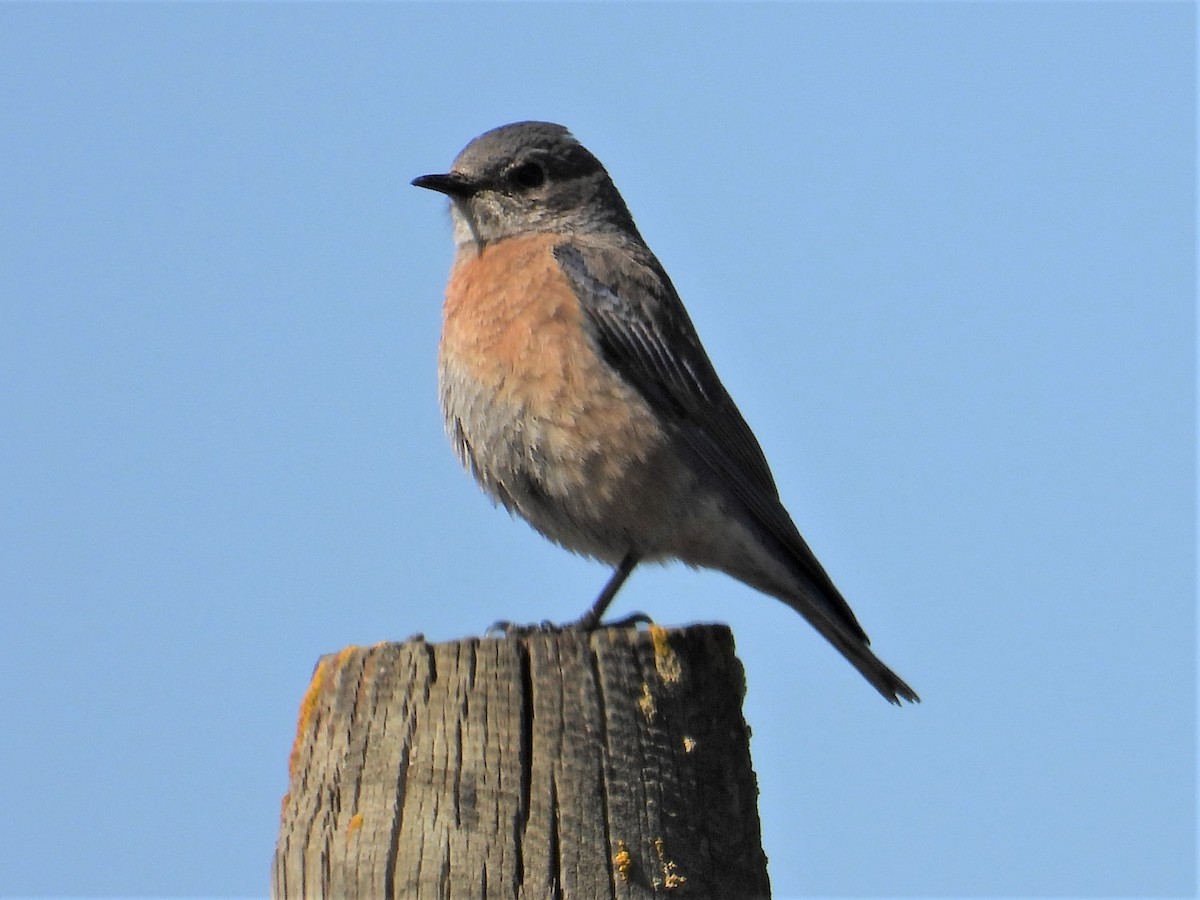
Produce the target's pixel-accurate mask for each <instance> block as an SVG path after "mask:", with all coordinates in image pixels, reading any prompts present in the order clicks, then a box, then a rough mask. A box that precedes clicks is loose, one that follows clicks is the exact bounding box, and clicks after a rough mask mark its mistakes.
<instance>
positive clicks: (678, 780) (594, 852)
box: [272, 625, 770, 900]
mask: <svg viewBox="0 0 1200 900" xmlns="http://www.w3.org/2000/svg"><path fill="white" fill-rule="evenodd" d="M744 692H745V679H744V675H743V672H742V667H741V664H740V663H739V662H738V660H737V658H736V657H735V656H734V651H733V636H732V634H731V633H730V631H729V629H728V628H727V627H726V626H723V625H694V626H690V627H688V628H683V629H678V630H665V629H661V628H658V627H655V626H651V628H650V629H649V630H639V629H636V628H633V627H614V628H602V629H600V630H598V631H595V632H593V633H591V634H590V635H588V634H581V633H578V632H572V631H564V632H559V633H534V634H531V635H527V636H510V637H503V638H495V639H492V638H484V639H468V640H463V641H456V642H451V643H445V644H429V643H426V642H425V641H424V640H422V639H420V638H414V639H410V640H408V641H405V642H404V643H401V644H379V645H376V646H374V647H350V648H347V649H346V650H343V651H342V652H340V653H337V654H333V655H329V656H326V657H324V658H322V659H321V661H320V663H319V664H318V666H317V669H316V672H315V674H314V676H313V680H312V684H311V685H310V687H309V690H308V692H307V694H306V695H305V697H304V700H303V702H302V704H301V708H300V721H299V724H298V726H297V734H296V744H295V747H294V748H293V750H292V756H291V762H290V777H291V782H290V787H289V789H288V793H287V796H285V797H284V801H283V814H282V820H281V822H280V828H279V840H278V844H277V846H276V850H275V866H274V872H273V878H272V895H273V897H275V898H278V900H293V898H294V900H301V898H303V900H308V898H314V897H327V898H339V900H340V898H356V897H359V898H370V900H382V898H415V900H426V898H439V900H441V898H464V900H467V898H470V900H480V898H485V900H490V898H499V897H503V898H528V900H547V898H576V900H592V898H635V897H646V896H648V895H650V894H654V893H666V894H668V895H669V896H678V897H712V898H736V900H749V898H755V897H767V896H769V893H770V888H769V885H768V881H767V871H766V857H765V856H764V855H763V852H762V846H761V839H760V835H759V822H758V811H757V806H756V804H757V794H758V791H757V787H756V784H755V780H754V772H753V770H752V769H751V766H750V745H749V730H748V728H747V727H746V724H745V722H744V720H743V719H742V714H741V702H742V697H743V694H744Z"/></svg>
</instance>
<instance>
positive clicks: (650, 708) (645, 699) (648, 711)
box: [638, 681, 658, 722]
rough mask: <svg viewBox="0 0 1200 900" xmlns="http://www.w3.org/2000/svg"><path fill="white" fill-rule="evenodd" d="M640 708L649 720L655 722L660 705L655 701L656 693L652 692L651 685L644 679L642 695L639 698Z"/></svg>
mask: <svg viewBox="0 0 1200 900" xmlns="http://www.w3.org/2000/svg"><path fill="white" fill-rule="evenodd" d="M638 708H639V709H640V710H641V711H642V715H643V716H645V717H646V721H647V722H653V721H654V717H655V715H657V714H658V706H657V705H656V704H655V702H654V695H653V694H651V693H650V685H648V684H646V682H644V681H643V682H642V696H641V697H639V698H638Z"/></svg>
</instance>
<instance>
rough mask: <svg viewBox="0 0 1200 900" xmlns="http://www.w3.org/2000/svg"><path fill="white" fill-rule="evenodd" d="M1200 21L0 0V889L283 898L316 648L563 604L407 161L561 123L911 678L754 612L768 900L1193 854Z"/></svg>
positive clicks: (1168, 13) (648, 598)
mask: <svg viewBox="0 0 1200 900" xmlns="http://www.w3.org/2000/svg"><path fill="white" fill-rule="evenodd" d="M1195 39H1196V30H1195V8H1194V7H1193V6H1192V5H1191V4H1185V3H1137V4H1134V3H1129V4H1122V3H1101V4H1091V3H1071V4H1066V3H1060V4H1002V3H996V4H937V3H922V4H904V3H900V4H888V5H877V4H866V3H863V4H798V5H704V6H696V5H660V6H591V5H571V6H554V5H534V6H525V5H522V6H483V5H437V6H434V5H428V6H421V5H387V4H365V5H354V6H334V5H283V4H258V5H228V4H221V5H211V6H210V5H176V4H172V5H103V4H101V5H87V6H85V5H76V4H72V5H25V4H5V5H3V6H0V85H2V87H0V96H2V100H3V102H2V103H0V172H3V173H4V174H3V176H2V177H0V209H2V210H3V215H2V216H0V229H2V233H0V422H2V423H3V424H2V426H0V469H2V471H3V477H2V478H0V602H2V603H3V610H4V612H3V619H4V625H3V626H0V682H2V683H3V684H4V685H5V686H6V688H7V690H6V692H5V703H6V710H5V722H6V725H5V726H4V728H3V729H0V798H3V799H2V801H0V846H2V847H4V848H5V849H4V852H3V854H0V894H6V895H9V896H17V895H76V896H100V895H105V896H115V895H124V896H134V895H138V896H168V895H170V896H184V895H186V896H237V895H240V896H254V895H258V896H261V895H264V894H265V893H266V891H267V887H268V878H269V863H270V858H271V852H272V848H273V844H274V839H275V831H276V826H277V821H278V820H277V816H278V809H279V798H280V796H281V795H282V793H283V792H284V790H285V788H286V760H287V754H288V750H289V746H290V741H291V738H292V734H293V730H294V722H295V712H296V708H297V704H298V702H299V699H300V696H301V694H302V692H303V690H304V687H305V685H306V683H307V679H308V676H309V673H310V672H311V669H312V666H313V664H314V662H315V661H316V659H317V657H318V656H319V655H320V654H322V653H324V652H327V651H331V650H336V649H339V648H340V647H342V646H345V645H347V644H351V643H371V642H375V641H379V640H384V639H401V638H404V637H405V636H407V635H409V634H411V633H413V632H418V631H419V632H424V633H425V634H426V635H427V636H429V637H430V638H431V639H437V640H448V639H453V638H457V637H461V636H464V635H469V634H477V633H479V632H480V630H481V629H482V628H483V627H485V626H486V625H487V624H488V623H490V622H492V621H494V620H496V619H498V618H512V619H526V620H539V619H543V618H556V619H565V618H567V617H570V616H574V615H578V614H579V612H580V611H581V610H582V609H583V607H584V606H585V605H586V603H587V602H588V601H589V600H590V599H591V598H592V597H593V596H594V594H595V592H596V590H597V589H598V587H599V585H600V584H601V583H602V582H603V580H604V579H605V577H606V572H605V570H604V569H603V568H602V567H600V566H599V565H597V564H595V563H590V562H588V561H585V560H582V559H579V558H576V557H573V556H571V555H569V554H567V553H565V552H563V551H561V550H559V549H557V548H555V547H553V546H551V545H549V544H548V543H546V542H544V541H543V540H542V539H540V538H539V537H538V536H537V535H535V534H534V533H533V532H532V531H531V530H530V529H528V528H527V527H526V526H525V525H523V524H522V523H520V522H515V521H510V520H509V519H508V517H507V516H505V515H504V514H503V513H502V512H500V511H496V510H493V509H491V508H490V507H489V505H488V503H487V502H486V500H485V499H484V498H483V496H482V495H481V494H479V492H478V491H477V490H476V488H475V487H474V485H473V484H472V483H471V481H470V480H469V478H467V477H466V476H465V475H464V474H463V473H462V472H461V471H459V469H458V466H457V463H456V461H455V460H454V458H453V456H452V454H451V452H450V450H449V448H448V446H447V443H446V441H445V438H444V436H443V433H442V425H441V420H440V415H439V412H438V409H437V402H436V373H435V353H436V344H437V336H438V327H439V307H440V298H441V291H442V288H443V285H444V282H445V277H446V272H447V268H448V265H449V261H450V257H451V243H450V237H449V224H448V218H447V215H446V211H445V208H444V204H443V203H442V202H441V201H440V200H439V198H437V197H435V196H433V195H431V194H428V193H426V192H421V191H418V190H416V189H414V188H411V187H409V185H408V181H409V180H410V179H411V178H412V177H414V176H415V175H418V174H422V173H426V172H431V171H442V170H444V169H445V168H446V167H447V166H448V165H449V163H450V161H451V160H452V159H453V157H454V155H455V154H456V153H457V152H458V150H459V149H460V148H461V147H462V145H463V144H465V143H466V141H467V140H469V139H470V138H471V137H473V136H474V135H476V134H478V133H479V132H481V131H484V130H486V129H487V128H490V127H493V126H495V125H499V124H503V123H505V122H509V121H514V120H518V119H524V118H543V119H550V120H555V121H560V122H563V123H564V124H566V125H568V126H569V127H570V128H571V129H572V130H573V131H574V132H575V133H576V135H577V136H578V137H579V138H580V139H581V140H582V141H583V142H584V143H585V144H587V145H588V146H589V147H590V148H591V149H592V150H593V151H594V152H595V153H596V154H597V155H598V156H599V157H600V158H601V159H602V160H603V161H604V162H605V164H606V165H607V167H608V168H609V170H610V172H611V173H612V175H613V177H614V179H615V181H616V183H617V185H618V186H619V187H620V189H621V190H622V192H623V194H624V196H625V198H626V200H627V201H628V203H629V205H630V207H631V209H632V211H633V213H634V216H635V217H636V219H637V221H638V224H639V226H640V228H641V230H642V232H643V234H644V235H645V236H646V238H647V240H648V241H649V243H650V244H651V246H652V247H653V248H654V249H655V251H656V252H657V254H658V255H659V257H660V259H661V260H662V262H663V264H664V265H665V266H666V268H667V270H668V271H669V272H670V273H671V275H672V277H673V279H674V281H675V284H676V286H677V287H678V288H679V290H680V293H681V294H682V296H683V298H684V300H685V302H686V303H687V305H688V308H689V310H690V312H691V314H692V317H693V319H694V320H695V322H696V325H697V327H698V329H699V331H700V334H701V337H702V338H703V339H704V342H705V344H706V346H707V348H708V351H709V354H710V355H711V357H712V358H713V360H714V363H715V364H716V367H717V369H718V371H720V372H721V374H722V377H723V379H724V381H725V383H726V386H727V387H728V388H729V390H730V391H731V393H732V394H733V395H734V397H735V398H736V399H737V400H738V402H739V405H740V406H741V408H742V411H743V413H744V414H745V416H746V418H747V420H748V421H749V422H750V423H751V425H752V426H753V427H754V429H755V431H756V433H757V434H758V436H759V439H760V440H761V442H762V444H763V446H764V449H765V451H766V453H767V456H768V458H769V459H770V460H771V464H772V467H773V470H774V472H775V475H776V479H777V481H778V483H779V486H780V490H781V493H782V495H783V497H784V500H785V502H786V503H787V505H788V507H789V509H790V510H791V512H792V514H793V516H794V518H795V519H796V521H797V523H798V524H799V526H800V528H801V530H802V531H803V532H804V534H805V535H806V537H807V538H808V540H809V542H810V543H811V544H812V546H813V548H814V550H815V551H816V552H817V554H818V556H819V557H820V558H821V559H822V561H823V562H824V564H825V565H826V567H827V568H828V569H829V571H830V573H831V574H832V575H833V577H834V579H835V580H836V581H837V582H838V584H839V585H840V586H841V588H842V589H843V591H844V593H845V594H846V596H847V597H848V598H849V600H850V602H851V603H852V604H853V606H854V608H855V610H856V611H857V613H858V615H859V618H860V619H861V621H862V622H863V624H864V626H865V627H866V628H867V630H868V631H869V632H870V634H871V636H872V639H873V646H874V647H875V649H876V650H877V651H878V653H879V654H880V656H881V657H882V658H883V659H885V660H886V661H887V662H889V663H890V664H891V665H892V666H893V667H894V668H895V669H896V670H897V671H898V672H900V673H901V674H902V675H903V676H904V677H905V678H906V679H907V680H908V681H909V682H910V683H911V684H912V685H913V686H914V687H915V688H916V689H917V690H918V691H919V692H920V693H921V695H922V697H923V698H924V703H922V704H921V705H920V706H918V707H912V708H905V709H894V708H892V707H889V706H888V705H887V704H886V703H884V702H883V701H882V700H881V699H880V698H879V697H878V695H876V694H875V693H874V691H872V690H871V689H870V687H868V686H867V685H866V684H865V683H864V682H862V680H861V679H860V678H859V677H858V675H857V674H856V673H855V672H854V671H853V670H852V669H851V668H850V667H849V666H847V665H846V664H845V663H844V662H843V661H842V660H841V659H840V658H839V657H838V656H837V655H836V654H835V653H834V652H833V651H831V650H830V649H829V648H828V647H827V646H826V645H825V644H824V643H823V642H822V641H821V640H820V639H819V638H818V637H817V636H816V635H815V634H814V633H813V632H812V631H811V629H809V628H808V626H806V625H805V624H804V623H803V621H801V620H800V619H799V618H798V617H797V616H796V615H795V614H794V613H792V612H791V611H790V610H788V609H787V608H785V607H784V606H783V605H782V604H780V603H778V602H776V601H773V600H771V599H769V598H767V597H765V596H761V595H758V594H756V593H755V592H753V591H752V590H750V589H749V588H746V587H743V586H742V585H740V584H738V583H736V582H734V581H732V580H730V579H728V578H726V577H724V576H722V575H718V574H715V573H705V572H692V571H689V570H686V569H683V568H681V567H667V568H650V569H646V570H644V571H642V570H639V571H638V572H637V573H636V574H635V576H634V577H633V579H632V580H631V581H630V583H629V584H628V585H627V586H626V588H625V589H624V590H623V591H622V593H621V595H620V596H619V599H618V603H617V604H616V606H615V608H614V612H615V613H627V612H630V611H633V610H635V609H641V610H645V611H647V612H649V613H651V614H652V615H653V616H654V617H655V618H656V619H657V620H658V621H660V622H663V623H667V624H671V623H675V624H679V623H684V622H690V621H724V622H728V623H729V624H730V625H731V626H732V628H733V630H734V634H735V637H736V640H737V644H738V651H739V655H740V657H741V659H742V660H743V662H744V663H745V666H746V672H747V677H748V685H749V691H748V696H747V699H746V704H745V713H746V717H747V719H748V721H749V723H750V725H751V727H752V729H753V732H754V738H753V743H752V747H751V749H752V753H753V759H754V764H755V768H756V771H757V773H758V778H759V784H760V788H761V798H760V812H761V816H762V823H763V841H764V846H765V849H766V852H767V854H768V856H769V857H770V867H771V868H770V871H771V876H772V879H773V886H774V889H775V892H776V896H778V897H787V896H796V895H801V894H804V895H832V896H859V895H883V896H887V895H906V896H912V895H924V896H964V895H990V896H996V895H1001V896H1003V895H1012V896H1027V895H1056V896H1057V895H1067V896H1099V895H1104V896H1112V895H1140V896H1168V895H1190V894H1192V893H1193V891H1194V890H1195V887H1196V880H1195V879H1196V875H1195V863H1194V859H1195V852H1196V831H1195V816H1196V774H1195V761H1196V758H1195V740H1196V691H1195V686H1194V681H1195V674H1196V673H1195V647H1196V627H1195V625H1196V619H1195V574H1196V573H1195V549H1196V548H1195V522H1196V519H1195V497H1196V494H1195V487H1196V484H1195V474H1196V468H1195V438H1196V418H1195V409H1196V407H1195V373H1196V370H1195V339H1196V328H1195V250H1196V242H1195V238H1196V231H1195V201H1196V182H1195V158H1194V154H1195V93H1194V87H1193V83H1194V82H1193V79H1194V77H1195Z"/></svg>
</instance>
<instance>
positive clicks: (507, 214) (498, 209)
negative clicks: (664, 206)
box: [413, 122, 640, 244]
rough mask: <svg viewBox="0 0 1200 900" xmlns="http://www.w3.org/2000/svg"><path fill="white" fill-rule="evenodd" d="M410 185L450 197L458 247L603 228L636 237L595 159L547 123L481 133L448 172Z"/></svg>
mask: <svg viewBox="0 0 1200 900" xmlns="http://www.w3.org/2000/svg"><path fill="white" fill-rule="evenodd" d="M413 184H415V185H416V186H417V187H423V188H429V189H430V190H434V191H439V192H440V193H443V194H446V195H447V196H448V197H449V198H450V200H451V215H452V217H453V219H454V239H455V241H456V242H457V243H458V244H465V243H471V242H473V243H475V244H485V243H487V242H489V241H497V240H501V239H503V238H506V237H512V236H514V235H518V234H534V233H571V232H580V231H585V232H586V231H597V230H605V229H617V230H620V231H624V232H627V233H629V234H632V235H633V236H634V237H638V233H637V228H636V227H635V226H634V224H633V219H632V218H631V217H630V215H629V210H628V209H627V208H626V206H625V201H624V200H622V199H621V195H620V194H619V193H617V189H616V187H614V186H613V183H612V179H610V178H609V177H608V172H606V171H605V170H604V166H602V165H601V164H600V160H598V159H596V157H594V156H592V154H591V153H589V152H588V150H587V148H586V147H584V146H583V145H582V144H580V143H579V141H577V140H575V138H574V137H572V135H571V132H569V131H567V129H566V128H564V127H563V126H562V125H555V124H553V123H551V122H516V123H514V124H512V125H502V126H501V127H499V128H494V129H492V130H491V131H488V132H485V133H484V134H481V135H480V136H479V137H477V138H475V140H473V141H471V143H469V144H467V146H466V147H465V148H464V149H463V151H462V152H461V153H460V154H458V158H457V159H455V160H454V165H453V166H452V167H451V169H450V171H449V172H447V173H446V174H444V175H422V176H421V177H420V178H416V179H414V180H413ZM639 239H640V238H639Z"/></svg>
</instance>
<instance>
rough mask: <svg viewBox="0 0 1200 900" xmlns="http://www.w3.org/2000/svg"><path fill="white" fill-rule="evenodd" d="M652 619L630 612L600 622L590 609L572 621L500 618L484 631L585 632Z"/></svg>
mask: <svg viewBox="0 0 1200 900" xmlns="http://www.w3.org/2000/svg"><path fill="white" fill-rule="evenodd" d="M653 624H654V620H653V619H651V618H650V617H649V616H648V615H646V614H645V613H644V612H635V613H630V614H629V615H627V616H625V617H624V618H622V619H617V620H616V621H613V622H601V621H599V620H598V619H597V618H595V617H594V616H593V615H592V611H591V610H588V612H586V613H584V614H583V615H582V616H580V617H579V618H578V619H575V620H574V621H572V622H562V623H556V622H550V621H547V620H542V621H541V622H535V623H531V624H528V625H521V624H518V623H516V622H509V621H508V620H507V619H501V620H500V621H498V622H493V623H492V624H491V625H489V626H488V628H487V630H486V631H485V632H484V636H485V637H528V636H529V635H531V634H558V633H559V632H563V631H582V632H584V633H585V634H586V633H589V632H592V631H595V630H596V629H597V628H629V627H631V626H637V625H653Z"/></svg>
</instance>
